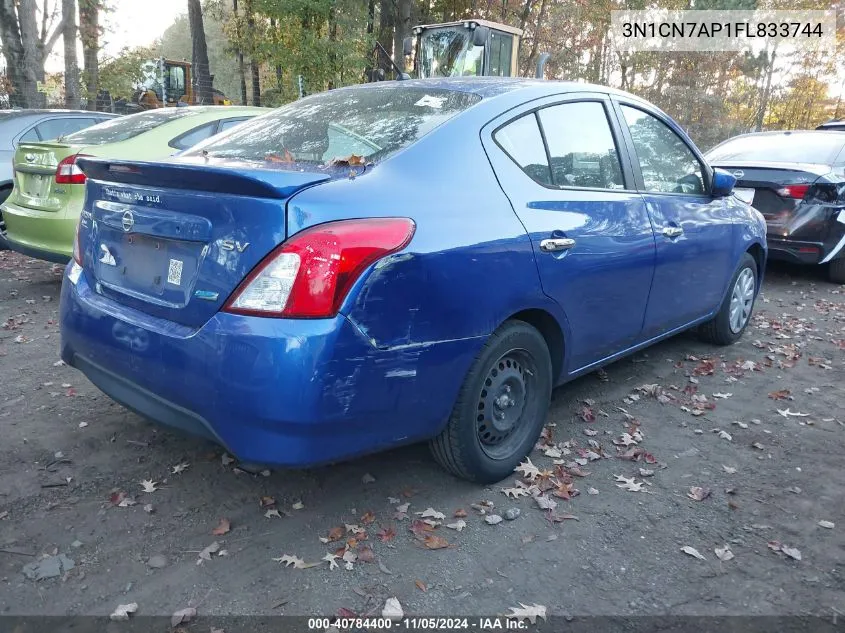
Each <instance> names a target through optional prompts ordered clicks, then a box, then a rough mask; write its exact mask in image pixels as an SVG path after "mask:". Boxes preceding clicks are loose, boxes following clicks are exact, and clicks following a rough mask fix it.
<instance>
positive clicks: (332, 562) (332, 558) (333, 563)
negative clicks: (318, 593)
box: [320, 553, 340, 571]
mask: <svg viewBox="0 0 845 633" xmlns="http://www.w3.org/2000/svg"><path fill="white" fill-rule="evenodd" d="M338 558H340V556H337V555H336V554H331V553H327V554H326V555H325V556H323V558H321V559H320V560H324V561H328V563H329V570H330V571H331V570H332V569H337V568H338V564H337V559H338Z"/></svg>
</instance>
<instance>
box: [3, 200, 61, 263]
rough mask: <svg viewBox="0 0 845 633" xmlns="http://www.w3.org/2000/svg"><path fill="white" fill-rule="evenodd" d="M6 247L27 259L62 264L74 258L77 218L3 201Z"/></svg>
mask: <svg viewBox="0 0 845 633" xmlns="http://www.w3.org/2000/svg"><path fill="white" fill-rule="evenodd" d="M3 220H4V222H5V223H6V244H7V246H8V247H9V248H10V249H11V250H13V251H17V252H19V253H23V254H24V255H27V256H29V257H35V258H37V259H44V260H47V261H50V262H57V263H60V264H65V263H67V262H68V261H70V258H71V257H72V255H73V239H74V235H75V233H76V223H77V217H76V216H74V217H70V218H69V217H66V213H65V212H62V211H57V212H52V211H36V210H35V209H27V208H25V207H20V206H17V205H14V204H10V203H9V202H6V204H4V205H3Z"/></svg>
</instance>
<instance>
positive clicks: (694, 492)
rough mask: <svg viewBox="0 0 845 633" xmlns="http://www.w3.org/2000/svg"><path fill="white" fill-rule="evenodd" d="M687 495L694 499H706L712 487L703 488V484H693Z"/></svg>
mask: <svg viewBox="0 0 845 633" xmlns="http://www.w3.org/2000/svg"><path fill="white" fill-rule="evenodd" d="M687 496H688V497H689V498H690V499H692V500H693V501H704V500H705V499H706V498H707V497H709V496H710V489H709V488H702V487H701V486H692V487H691V488H690V489H689V492H688V493H687Z"/></svg>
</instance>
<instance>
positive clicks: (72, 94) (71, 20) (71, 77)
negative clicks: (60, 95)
mask: <svg viewBox="0 0 845 633" xmlns="http://www.w3.org/2000/svg"><path fill="white" fill-rule="evenodd" d="M62 19H63V20H64V28H63V29H62V40H63V43H64V54H65V106H66V107H68V108H73V109H76V108H79V62H78V60H77V59H76V35H77V26H76V0H62Z"/></svg>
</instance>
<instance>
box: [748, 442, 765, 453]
mask: <svg viewBox="0 0 845 633" xmlns="http://www.w3.org/2000/svg"><path fill="white" fill-rule="evenodd" d="M751 447H752V448H756V449H757V450H758V451H762V450H765V448H766V447H765V446H763V445H762V444H760V442H754V443H752V444H751Z"/></svg>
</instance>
